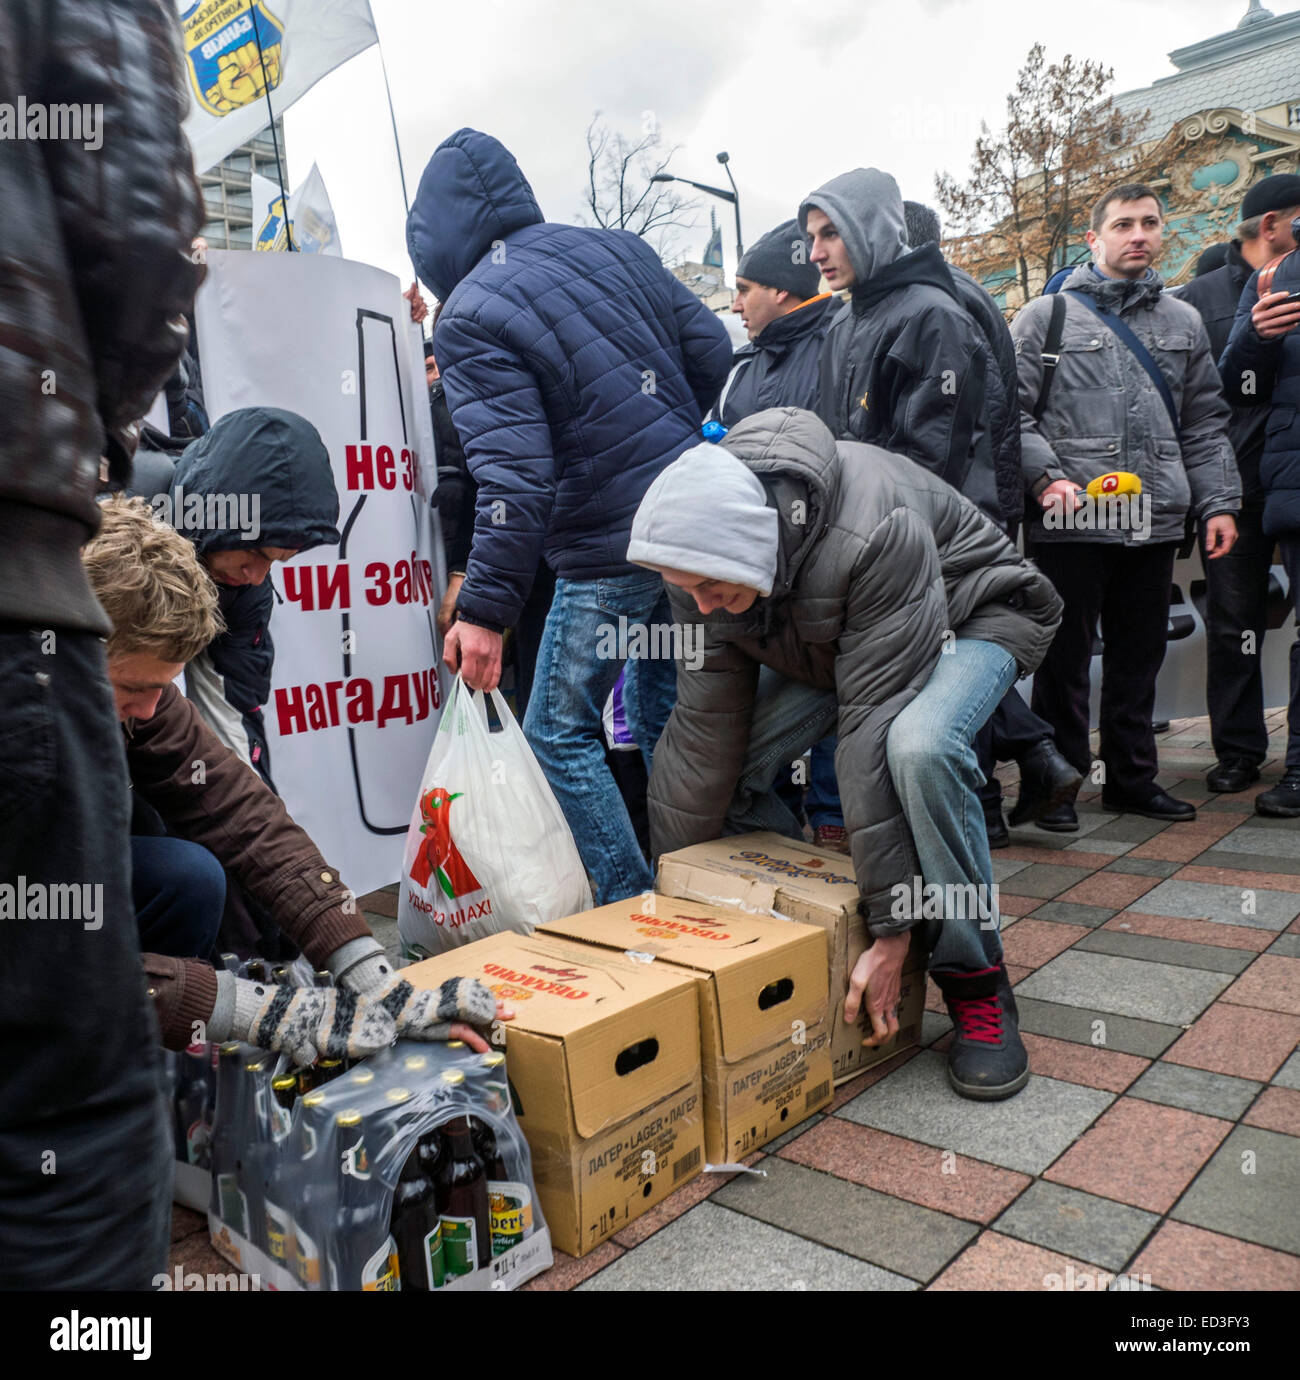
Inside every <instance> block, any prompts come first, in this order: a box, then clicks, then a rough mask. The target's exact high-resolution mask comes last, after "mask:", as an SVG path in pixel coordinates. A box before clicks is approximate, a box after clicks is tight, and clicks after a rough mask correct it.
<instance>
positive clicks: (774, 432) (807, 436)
mask: <svg viewBox="0 0 1300 1380" xmlns="http://www.w3.org/2000/svg"><path fill="white" fill-rule="evenodd" d="M725 445H726V448H727V450H729V451H730V452H731V454H732V455H734V456H735V457H736V458H737V459H738V460H742V461H744V463H745V464H746V465H748V466H749V468H750V469H751V470H752V471H753V472H754V473H755V474H756V475H757V476H758V478H759V480H760V481H761V482H762V484H763V487H764V489H766V490H767V494H768V503H769V505H770V506H771V507H773V508H775V509H776V513H777V518H778V522H779V526H778V528H777V561H776V577H775V579H774V580H773V582H772V593H771V595H770V596H769V597H767V598H765V599H764V598H760V599H758V600H756V601H755V602H754V604H753V606H752V607H751V608H750V609H748V610H747V611H746V612H745V613H735V614H732V613H725V612H717V613H711V614H709V616H708V622H709V626H710V627H711V628H714V629H715V630H716V631H717V632H718V633H719V634H720V635H721V636H724V637H751V636H759V637H762V636H765V635H766V634H767V633H768V632H769V631H770V629H771V626H772V619H773V616H774V614H775V612H776V610H777V608H779V606H780V605H781V604H782V603H784V602H785V600H787V599H788V598H789V597H790V593H791V590H792V589H793V588H794V583H795V580H796V578H797V577H798V574H799V568H800V567H801V566H802V565H803V563H804V561H805V560H806V559H807V557H808V555H809V553H810V552H811V551H812V549H813V547H814V546H815V545H816V544H817V540H818V538H819V537H821V536H822V535H823V534H824V531H825V526H826V517H827V514H828V513H829V512H830V510H831V507H832V506H833V504H834V502H835V495H836V493H837V491H838V489H839V467H840V459H839V454H838V452H837V450H836V447H835V438H834V437H833V436H832V435H831V433H830V431H829V430H828V429H827V427H826V425H825V424H824V423H823V422H822V421H821V420H820V418H818V417H817V415H816V414H815V413H812V412H805V411H803V410H802V409H801V408H797V407H772V408H768V409H767V411H765V412H755V413H754V414H753V416H751V417H746V418H745V419H744V421H742V422H737V423H736V425H735V426H733V427H732V428H731V430H730V431H728V432H727V436H726V441H725ZM797 503H802V504H803V506H802V507H797V506H796V504H797Z"/></svg>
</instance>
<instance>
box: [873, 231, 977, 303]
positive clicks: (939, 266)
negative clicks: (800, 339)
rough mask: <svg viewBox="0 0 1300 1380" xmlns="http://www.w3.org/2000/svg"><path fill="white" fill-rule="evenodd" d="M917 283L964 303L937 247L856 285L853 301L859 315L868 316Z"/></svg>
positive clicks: (904, 258)
mask: <svg viewBox="0 0 1300 1380" xmlns="http://www.w3.org/2000/svg"><path fill="white" fill-rule="evenodd" d="M914 283H927V284H928V285H929V286H930V287H937V288H939V289H940V290H941V291H943V292H946V293H947V294H948V296H949V297H951V298H952V299H953V301H954V302H960V301H961V298H960V297H958V295H957V285H956V284H955V283H954V282H953V280H952V274H951V273H949V271H948V265H947V264H946V263H945V262H944V258H943V255H942V254H941V253H940V252H939V246H938V245H937V244H924V245H922V246H921V248H920V249H914V250H912V252H911V253H910V254H904V255H903V256H902V257H901V258H898V259H895V260H894V262H893V263H891V264H886V265H885V267H884V268H882V269H881V270H880V272H879V273H873V274H872V276H871V277H870V278H868V279H867V280H866V282H865V283H854V285H853V288H852V291H851V294H850V300H851V301H852V303H853V310H854V311H855V312H864V311H866V310H867V309H868V308H869V307H873V306H875V304H876V303H877V302H879V301H880V299H881V298H882V297H888V296H889V294H890V293H891V292H898V291H899V290H900V289H902V288H905V287H910V286H911V285H912V284H914Z"/></svg>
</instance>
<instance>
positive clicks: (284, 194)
mask: <svg viewBox="0 0 1300 1380" xmlns="http://www.w3.org/2000/svg"><path fill="white" fill-rule="evenodd" d="M253 37H254V38H255V39H256V40H257V60H258V63H259V64H260V65H261V68H262V78H263V80H264V81H266V112H267V114H268V115H270V117H271V145H272V147H273V148H274V149H275V175H276V177H277V178H278V180H279V183H280V204H281V205H282V206H283V207H284V234H285V238H286V240H287V241H288V244H289V252H290V253H291V254H292V253H293V252H294V251H295V250H296V249H297V247H298V246H297V245H296V244H294V242H293V226H292V225H291V224H290V222H289V190H288V188H287V187H286V186H285V185H284V168H283V166H282V165H281V163H280V140H279V138H278V137H277V136H276V132H275V107H274V106H273V105H272V104H271V83H270V81H268V80H266V58H265V57H264V56H263V54H262V35H261V32H260V31H259V29H258V27H257V15H256V14H254V15H253Z"/></svg>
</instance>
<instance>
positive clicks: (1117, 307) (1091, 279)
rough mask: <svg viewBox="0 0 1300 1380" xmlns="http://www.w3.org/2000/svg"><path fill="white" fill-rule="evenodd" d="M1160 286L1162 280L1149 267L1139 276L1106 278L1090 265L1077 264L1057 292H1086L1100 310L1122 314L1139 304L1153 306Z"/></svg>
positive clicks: (1162, 287)
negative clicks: (1094, 300)
mask: <svg viewBox="0 0 1300 1380" xmlns="http://www.w3.org/2000/svg"><path fill="white" fill-rule="evenodd" d="M1164 287H1165V283H1164V279H1163V278H1161V276H1160V275H1159V274H1158V273H1157V272H1156V271H1155V269H1153V268H1148V269H1147V271H1146V273H1145V274H1144V275H1143V276H1142V277H1141V278H1136V279H1135V278H1107V277H1106V276H1105V275H1104V274H1101V273H1098V272H1096V271H1095V270H1094V269H1093V266H1092V264H1080V266H1079V267H1078V268H1076V269H1075V270H1074V272H1073V273H1071V274H1070V276H1069V277H1068V278H1067V279H1066V280H1065V282H1063V283H1062V284H1061V291H1062V292H1086V293H1087V294H1088V295H1089V296H1090V297H1093V298H1095V299H1096V301H1097V305H1098V306H1099V307H1100V308H1101V309H1102V311H1108V312H1111V313H1112V314H1113V315H1116V316H1123V315H1125V314H1126V313H1127V312H1130V311H1133V310H1135V309H1136V308H1137V307H1140V306H1145V307H1154V306H1155V304H1156V303H1157V302H1158V301H1159V300H1160V294H1161V293H1162V292H1163V291H1164Z"/></svg>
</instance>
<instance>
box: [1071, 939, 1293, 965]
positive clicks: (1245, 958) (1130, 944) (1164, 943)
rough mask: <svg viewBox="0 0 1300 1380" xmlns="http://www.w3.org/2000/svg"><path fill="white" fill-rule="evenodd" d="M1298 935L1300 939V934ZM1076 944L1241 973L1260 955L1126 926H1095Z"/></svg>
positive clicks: (1092, 950) (1094, 950)
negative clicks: (1135, 930)
mask: <svg viewBox="0 0 1300 1380" xmlns="http://www.w3.org/2000/svg"><path fill="white" fill-rule="evenodd" d="M1295 937H1296V938H1298V939H1300V935H1297V936H1295ZM1073 947H1074V948H1075V949H1076V950H1078V949H1082V950H1084V952H1086V953H1094V954H1115V955H1117V956H1118V957H1120V958H1144V959H1151V960H1153V961H1154V962H1156V963H1172V964H1174V965H1175V966H1177V967H1181V968H1201V969H1204V970H1205V971H1206V972H1210V973H1234V974H1235V973H1241V972H1244V971H1245V969H1247V968H1248V967H1250V965H1251V964H1252V963H1253V962H1254V961H1255V958H1256V955H1255V954H1254V953H1253V952H1252V951H1250V950H1248V949H1222V948H1219V947H1218V946H1216V945H1214V944H1191V943H1188V942H1186V941H1184V940H1181V939H1161V938H1159V937H1157V936H1156V935H1153V934H1127V933H1125V932H1124V931H1122V930H1094V931H1093V932H1092V933H1091V934H1085V935H1084V936H1083V938H1082V939H1080V940H1079V942H1078V943H1077V944H1075V945H1074V946H1073Z"/></svg>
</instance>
